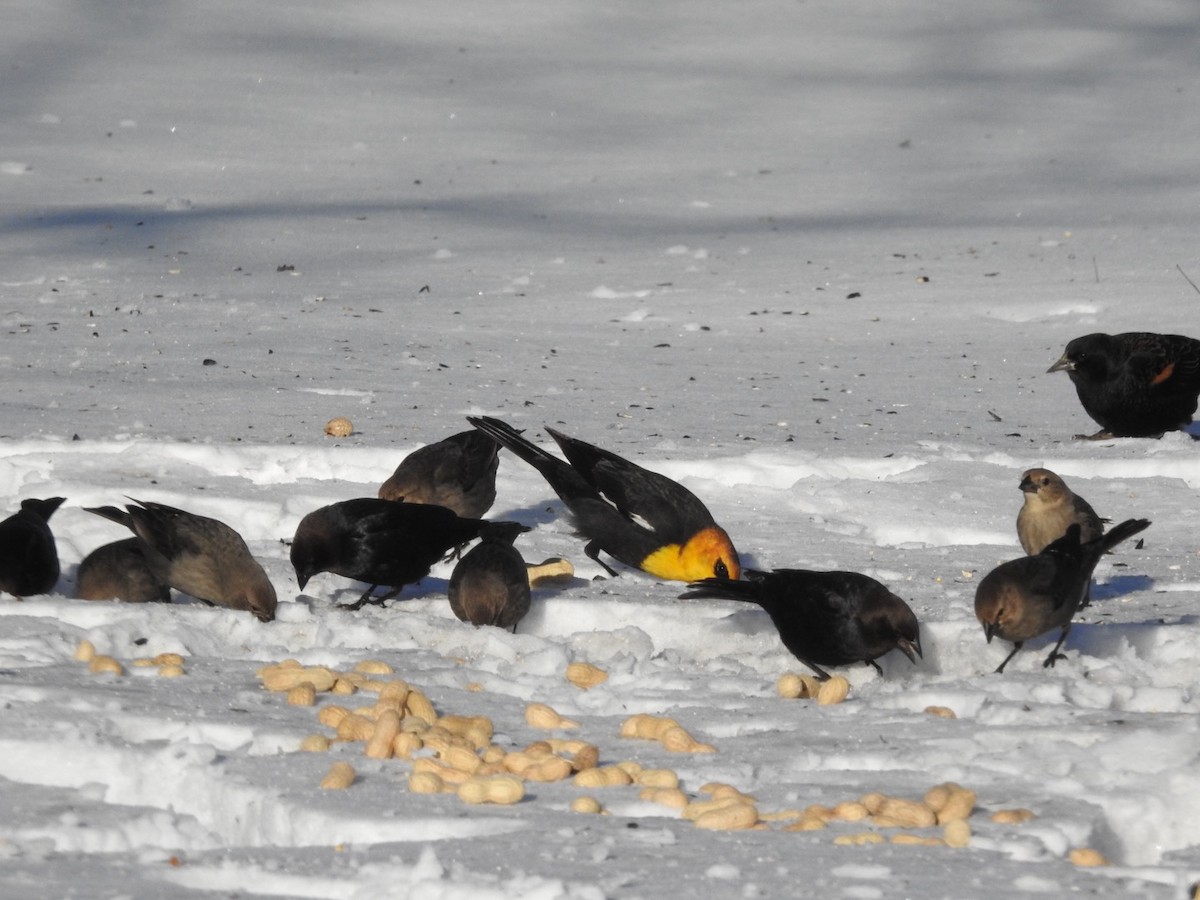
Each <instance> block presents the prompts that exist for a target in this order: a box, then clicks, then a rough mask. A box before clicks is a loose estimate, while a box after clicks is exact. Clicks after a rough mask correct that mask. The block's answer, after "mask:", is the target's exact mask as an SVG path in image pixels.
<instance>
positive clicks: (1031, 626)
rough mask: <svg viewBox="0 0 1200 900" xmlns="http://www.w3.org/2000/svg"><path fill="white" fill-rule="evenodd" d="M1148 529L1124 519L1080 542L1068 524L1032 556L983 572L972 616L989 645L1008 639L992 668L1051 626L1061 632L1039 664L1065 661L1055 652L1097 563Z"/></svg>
mask: <svg viewBox="0 0 1200 900" xmlns="http://www.w3.org/2000/svg"><path fill="white" fill-rule="evenodd" d="M1149 527H1150V520H1149V519H1126V520H1125V521H1124V522H1121V523H1120V524H1118V525H1114V526H1113V527H1112V529H1111V530H1110V531H1109V532H1108V533H1107V534H1104V535H1101V536H1100V537H1098V538H1096V539H1095V540H1091V541H1088V542H1087V543H1085V544H1081V543H1080V542H1079V533H1080V530H1081V529H1080V527H1079V523H1077V522H1072V523H1071V525H1070V526H1068V528H1067V533H1066V534H1065V535H1063V536H1062V537H1060V538H1059V539H1058V540H1056V541H1053V542H1052V543H1050V544H1049V545H1048V546H1047V547H1046V548H1045V549H1044V550H1042V552H1041V553H1039V554H1037V555H1036V556H1022V557H1021V558H1019V559H1013V560H1009V561H1008V562H1006V563H1001V564H1000V565H998V566H997V567H996V568H994V569H992V571H990V572H988V574H987V575H985V576H984V578H983V580H982V581H980V582H979V586H978V587H977V588H976V589H975V617H976V618H978V619H979V621H980V623H981V624H982V625H983V633H984V636H985V637H986V638H987V641H988V643H989V644H990V643H991V641H992V638H993V637H1000V638H1004V640H1006V641H1012V642H1013V650H1012V653H1010V654H1008V656H1006V657H1005V658H1004V661H1003V662H1002V663H1000V665H999V666H997V668H996V671H997V672H1003V671H1004V667H1005V666H1007V665H1008V661H1009V660H1010V659H1012V658H1013V657H1014V656H1016V654H1017V651H1018V650H1020V649H1021V647H1022V646H1023V645H1024V643H1025V642H1026V641H1027V640H1030V639H1031V638H1035V637H1037V636H1038V635H1040V634H1045V633H1046V632H1047V631H1052V630H1054V629H1055V628H1061V629H1062V633H1061V634H1060V635H1059V637H1058V643H1056V644H1055V645H1054V649H1053V650H1051V651H1050V655H1049V656H1047V657H1046V661H1045V662H1044V663H1042V665H1043V667H1053V666H1054V663H1055V662H1056V661H1057V660H1060V659H1065V658H1066V657H1065V656H1063V655H1062V654H1061V653H1059V652H1058V650H1059V648H1060V647H1062V645H1063V642H1064V641H1065V640H1066V639H1067V633H1068V632H1069V631H1070V630H1071V619H1073V618H1074V617H1075V613H1076V612H1078V611H1079V609H1080V607H1081V606H1082V605H1083V602H1084V599H1085V598H1086V597H1087V594H1088V589H1089V587H1090V585H1091V579H1092V571H1093V570H1094V569H1095V568H1096V563H1097V562H1099V560H1100V557H1101V556H1102V555H1103V554H1104V553H1105V552H1106V551H1108V550H1110V549H1112V548H1113V547H1115V546H1116V545H1117V544H1119V543H1121V541H1124V540H1127V539H1128V538H1131V537H1133V536H1134V535H1135V534H1137V533H1138V532H1140V531H1144V530H1145V529H1147V528H1149Z"/></svg>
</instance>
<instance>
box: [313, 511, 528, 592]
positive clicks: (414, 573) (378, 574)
mask: <svg viewBox="0 0 1200 900" xmlns="http://www.w3.org/2000/svg"><path fill="white" fill-rule="evenodd" d="M512 529H516V531H514V532H513V533H514V534H516V533H518V532H520V531H527V530H528V529H527V528H525V526H524V525H517V524H516V523H514V522H488V521H485V520H483V519H464V518H460V517H459V516H456V515H455V514H454V513H452V512H451V511H450V510H448V509H446V507H444V506H434V505H429V504H420V503H396V502H394V501H392V500H379V499H377V498H374V497H362V498H359V499H357V500H343V501H342V502H340V503H332V504H330V505H329V506H322V507H321V508H320V509H318V510H314V511H313V512H310V513H309V514H308V515H306V516H305V517H304V518H303V519H301V520H300V524H299V526H298V527H297V528H296V536H295V537H294V538H293V539H292V551H291V559H292V567H293V568H294V569H295V570H296V580H297V581H298V582H299V584H300V588H301V590H303V589H304V586H305V585H306V584H307V583H308V579H310V578H311V577H312V576H314V575H316V574H317V573H318V572H332V573H333V574H335V575H341V576H343V577H345V578H353V579H354V580H355V581H364V582H366V583H367V584H369V585H371V586H370V587H369V588H367V590H366V591H364V592H363V595H362V596H361V597H360V598H359V599H358V601H357V602H356V603H354V604H352V605H350V606H349V607H347V608H348V609H359V608H361V607H362V605H363V604H365V603H368V602H372V603H382V602H384V601H385V600H388V599H390V598H392V597H395V596H396V595H397V594H398V593H400V590H401V589H402V588H403V587H404V585H406V584H411V583H412V582H414V581H420V580H421V579H422V578H424V577H425V576H426V575H428V574H429V569H430V567H432V566H433V564H434V563H436V562H437V561H438V560H440V559H441V558H442V557H444V556H446V554H447V553H448V552H451V551H453V550H455V549H456V548H458V547H459V546H461V545H462V544H465V543H467V542H468V541H471V540H473V539H475V538H477V537H480V536H481V535H483V534H485V533H488V532H493V531H499V532H501V533H508V531H509V530H512ZM380 585H384V586H387V587H390V588H392V590H391V591H390V592H389V593H387V594H384V595H382V596H380V597H375V598H372V596H371V593H372V591H374V590H375V588H377V587H379V586H380Z"/></svg>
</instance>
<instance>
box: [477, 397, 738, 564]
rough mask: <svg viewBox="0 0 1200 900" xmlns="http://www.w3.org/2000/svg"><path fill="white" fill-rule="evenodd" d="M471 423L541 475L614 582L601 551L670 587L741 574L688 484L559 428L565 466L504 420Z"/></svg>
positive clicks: (727, 544)
mask: <svg viewBox="0 0 1200 900" xmlns="http://www.w3.org/2000/svg"><path fill="white" fill-rule="evenodd" d="M467 421H468V422H470V423H471V424H472V425H474V426H475V427H476V428H478V429H479V430H480V431H482V432H484V433H485V434H487V435H489V436H490V437H492V438H493V439H495V440H496V441H497V442H498V443H499V444H501V445H502V446H504V447H506V448H507V449H508V450H511V451H512V452H513V453H515V454H516V455H517V456H519V457H521V459H523V460H525V461H526V462H527V463H529V464H530V465H532V466H533V467H534V468H535V469H537V470H538V471H539V472H541V474H542V477H544V478H545V479H546V481H547V482H549V484H550V487H552V488H553V489H554V492H555V493H556V494H558V496H559V497H560V498H562V501H563V503H565V504H566V506H567V508H568V509H569V510H570V511H571V513H572V515H573V517H574V520H575V524H576V527H577V528H578V529H579V531H580V533H581V534H582V535H583V536H584V537H585V538H586V539H587V545H586V546H585V547H584V552H585V553H586V554H587V555H588V556H589V557H591V558H592V559H594V560H595V561H596V562H597V563H599V564H600V565H601V566H602V567H603V568H604V569H605V570H606V571H607V572H608V573H609V574H610V575H613V576H615V575H616V574H617V572H616V570H615V569H613V568H612V567H611V566H609V565H607V564H606V563H605V562H603V561H602V560H601V559H600V553H601V551H603V552H604V553H607V554H608V555H609V556H611V557H612V558H613V559H615V560H617V561H618V562H621V563H624V564H625V565H627V566H630V567H631V568H635V569H641V570H642V571H643V572H647V573H649V574H651V575H654V576H656V577H658V578H662V579H665V580H667V581H698V580H700V579H703V578H734V579H736V578H738V577H739V575H740V574H741V564H740V563H739V561H738V554H737V551H736V550H735V549H734V547H733V543H732V541H730V539H729V535H728V534H726V533H725V530H724V529H723V528H721V527H720V526H719V525H717V523H716V522H715V521H714V520H713V517H712V514H711V513H710V512H709V511H708V509H707V508H706V507H705V506H704V504H703V503H701V502H700V500H699V499H698V498H697V497H696V495H695V494H693V493H692V492H691V491H689V490H688V489H687V488H685V487H684V486H683V485H681V484H678V483H677V482H675V481H672V480H671V479H670V478H667V477H666V476H665V475H659V474H658V473H657V472H651V471H650V470H648V469H644V468H642V467H641V466H638V465H635V464H634V463H631V462H629V461H628V460H626V459H622V458H621V457H620V456H617V455H616V454H615V453H610V452H609V451H607V450H602V449H601V448H599V447H595V446H593V445H591V444H588V443H585V442H584V441H581V440H578V439H577V438H571V437H568V436H567V435H565V434H562V433H561V432H558V431H555V430H554V429H553V428H546V432H547V433H548V434H549V435H550V436H551V437H552V438H554V440H555V441H556V442H557V443H558V446H559V447H560V448H561V449H562V452H563V454H564V455H565V456H566V461H564V460H561V459H559V458H558V457H556V456H553V455H551V454H550V453H547V452H546V451H545V450H542V449H541V448H540V447H537V446H536V445H534V444H533V443H531V442H530V441H528V440H527V439H525V438H524V437H522V436H521V433H520V432H518V431H517V430H516V429H515V428H513V427H512V426H511V425H509V424H508V423H506V422H503V421H501V420H499V419H493V418H489V417H486V416H479V417H475V416H469V417H468V418H467Z"/></svg>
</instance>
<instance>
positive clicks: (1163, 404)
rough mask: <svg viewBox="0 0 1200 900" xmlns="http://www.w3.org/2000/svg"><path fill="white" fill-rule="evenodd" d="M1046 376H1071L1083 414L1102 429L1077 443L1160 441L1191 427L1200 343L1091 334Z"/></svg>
mask: <svg viewBox="0 0 1200 900" xmlns="http://www.w3.org/2000/svg"><path fill="white" fill-rule="evenodd" d="M1046 371H1047V372H1066V373H1067V375H1068V376H1070V378H1071V382H1072V383H1073V384H1074V385H1075V392H1076V393H1077V394H1078V395H1079V402H1080V403H1082V404H1083V409H1084V411H1085V412H1086V413H1087V414H1088V415H1089V416H1091V417H1092V418H1093V419H1095V420H1096V421H1097V422H1098V423H1099V424H1100V430H1099V431H1097V432H1096V433H1095V434H1093V435H1082V434H1077V435H1075V437H1077V438H1088V439H1090V440H1100V439H1103V438H1110V437H1161V436H1162V435H1163V433H1164V432H1167V431H1174V430H1175V429H1178V428H1183V427H1185V426H1187V425H1188V424H1189V423H1190V422H1191V421H1192V416H1194V415H1195V414H1196V404H1197V395H1200V340H1196V339H1195V338H1191V337H1186V336H1185V335H1182V334H1154V333H1152V332H1146V331H1131V332H1126V333H1125V334H1086V335H1084V336H1083V337H1077V338H1075V339H1074V340H1072V341H1071V342H1070V343H1068V344H1067V348H1066V350H1064V351H1063V355H1062V356H1061V357H1059V359H1058V361H1057V362H1055V363H1054V365H1052V366H1051V367H1050V368H1049V369H1047V370H1046Z"/></svg>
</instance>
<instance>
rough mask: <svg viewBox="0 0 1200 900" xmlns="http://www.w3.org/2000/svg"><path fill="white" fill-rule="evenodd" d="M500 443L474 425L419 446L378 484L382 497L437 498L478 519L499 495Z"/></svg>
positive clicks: (436, 501) (413, 500)
mask: <svg viewBox="0 0 1200 900" xmlns="http://www.w3.org/2000/svg"><path fill="white" fill-rule="evenodd" d="M499 453H500V445H499V444H497V443H496V442H495V441H493V440H492V439H491V438H490V437H488V436H487V435H486V434H484V433H483V432H481V431H478V430H476V429H474V428H472V429H470V430H469V431H463V432H460V433H458V434H452V435H450V437H448V438H445V439H444V440H440V441H438V442H437V443H435V444H428V445H426V446H424V447H421V448H419V449H417V450H414V451H413V452H412V453H410V454H409V455H408V456H406V457H404V459H403V460H401V461H400V465H398V466H397V467H396V471H395V472H393V473H392V476H391V477H390V478H389V479H388V480H387V481H385V482H384V483H383V485H382V487H380V488H379V498H380V499H381V500H403V501H405V502H407V503H433V504H436V505H438V506H444V507H446V508H447V509H449V510H453V511H454V512H455V513H456V514H457V515H460V516H462V517H463V518H465V519H478V518H479V517H480V516H482V515H483V514H484V513H486V512H487V511H488V510H489V509H491V506H492V503H493V502H494V501H495V499H496V469H497V467H498V465H499Z"/></svg>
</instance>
